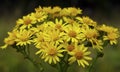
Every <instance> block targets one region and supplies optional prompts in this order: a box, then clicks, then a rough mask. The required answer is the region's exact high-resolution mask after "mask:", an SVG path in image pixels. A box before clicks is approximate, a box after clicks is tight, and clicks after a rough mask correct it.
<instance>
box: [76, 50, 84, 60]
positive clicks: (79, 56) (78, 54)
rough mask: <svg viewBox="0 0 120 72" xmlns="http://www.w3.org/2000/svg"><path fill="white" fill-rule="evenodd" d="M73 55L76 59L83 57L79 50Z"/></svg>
mask: <svg viewBox="0 0 120 72" xmlns="http://www.w3.org/2000/svg"><path fill="white" fill-rule="evenodd" d="M75 57H76V59H78V60H80V59H82V58H83V52H80V51H78V52H76V53H75Z"/></svg>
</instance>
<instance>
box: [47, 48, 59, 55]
mask: <svg viewBox="0 0 120 72" xmlns="http://www.w3.org/2000/svg"><path fill="white" fill-rule="evenodd" d="M56 53H57V51H56V49H54V48H51V49H50V50H49V52H48V54H49V55H50V56H54V55H56Z"/></svg>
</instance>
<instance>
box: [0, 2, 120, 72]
mask: <svg viewBox="0 0 120 72" xmlns="http://www.w3.org/2000/svg"><path fill="white" fill-rule="evenodd" d="M38 6H60V7H62V8H64V7H78V8H81V9H82V10H83V15H84V16H89V17H90V18H91V19H93V20H94V21H96V22H97V23H98V24H107V25H111V26H114V27H118V28H120V25H119V24H120V3H119V2H118V0H0V46H1V45H3V44H4V43H3V39H4V38H5V37H7V32H8V31H11V30H12V28H13V27H14V26H15V23H16V20H17V19H18V18H21V17H22V16H24V15H27V14H28V13H31V12H32V11H34V8H36V7H38ZM119 41H120V40H119ZM48 67H49V66H46V69H47V70H48V71H49V72H53V71H52V70H51V69H49V68H48ZM48 71H46V72H48ZM75 71H76V72H77V71H78V70H75ZM75 71H71V72H75ZM0 72H35V68H34V67H33V65H32V64H31V63H30V62H29V61H28V60H25V59H24V57H23V56H22V55H21V54H20V53H17V52H16V50H15V49H13V48H11V47H8V48H7V49H5V50H2V49H0ZM78 72H82V71H81V70H80V71H78ZM94 72H120V42H118V46H116V47H109V46H108V47H107V48H105V49H104V57H103V58H100V59H99V60H98V61H97V63H96V65H95V68H94Z"/></svg>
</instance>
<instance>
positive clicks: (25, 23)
mask: <svg viewBox="0 0 120 72" xmlns="http://www.w3.org/2000/svg"><path fill="white" fill-rule="evenodd" d="M35 23H36V20H35V17H33V16H31V15H27V16H23V19H18V20H17V25H18V26H20V27H21V29H24V28H30V27H32V24H35ZM21 25H22V26H21Z"/></svg>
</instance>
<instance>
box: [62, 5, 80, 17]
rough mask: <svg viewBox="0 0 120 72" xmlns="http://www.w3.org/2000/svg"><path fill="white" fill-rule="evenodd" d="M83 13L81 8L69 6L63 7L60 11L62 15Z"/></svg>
mask: <svg viewBox="0 0 120 72" xmlns="http://www.w3.org/2000/svg"><path fill="white" fill-rule="evenodd" d="M81 13H82V10H81V9H79V8H78V9H77V8H74V7H69V8H63V9H62V10H61V11H60V16H77V15H78V14H81Z"/></svg>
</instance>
